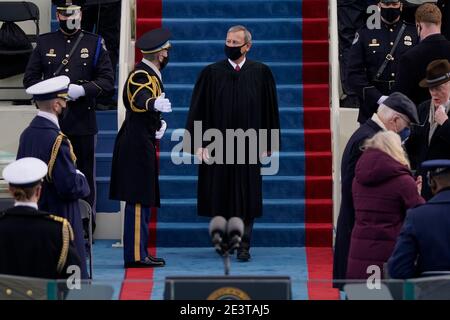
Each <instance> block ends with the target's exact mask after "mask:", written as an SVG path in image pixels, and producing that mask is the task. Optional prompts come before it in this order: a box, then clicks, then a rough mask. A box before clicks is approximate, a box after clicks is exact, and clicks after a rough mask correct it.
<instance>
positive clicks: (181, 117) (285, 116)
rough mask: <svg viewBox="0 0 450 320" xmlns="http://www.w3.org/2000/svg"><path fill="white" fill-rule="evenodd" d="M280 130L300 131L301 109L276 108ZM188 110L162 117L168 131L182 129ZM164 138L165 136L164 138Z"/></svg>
mask: <svg viewBox="0 0 450 320" xmlns="http://www.w3.org/2000/svg"><path fill="white" fill-rule="evenodd" d="M278 110H279V115H280V125H281V128H289V129H301V127H302V124H303V112H304V110H303V108H300V107H297V108H278ZM188 111H189V108H187V107H186V108H173V109H172V112H171V113H166V114H164V115H163V117H164V120H165V121H166V122H167V125H168V128H169V129H180V128H181V129H182V128H184V126H185V125H186V119H187V114H188ZM164 137H165V138H166V136H164Z"/></svg>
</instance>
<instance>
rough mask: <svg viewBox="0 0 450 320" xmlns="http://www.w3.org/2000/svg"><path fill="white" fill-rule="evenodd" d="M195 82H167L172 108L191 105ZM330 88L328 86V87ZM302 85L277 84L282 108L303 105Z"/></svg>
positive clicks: (279, 102)
mask: <svg viewBox="0 0 450 320" xmlns="http://www.w3.org/2000/svg"><path fill="white" fill-rule="evenodd" d="M193 88H194V84H166V85H164V90H165V92H166V97H167V98H168V99H170V101H171V102H172V108H179V107H186V106H189V105H190V102H191V96H192V89H193ZM326 89H327V90H328V88H326ZM302 91H303V86H302V85H287V84H286V85H284V84H282V85H277V94H278V104H279V107H280V108H286V107H295V108H299V107H300V106H301V105H302V102H303V97H302Z"/></svg>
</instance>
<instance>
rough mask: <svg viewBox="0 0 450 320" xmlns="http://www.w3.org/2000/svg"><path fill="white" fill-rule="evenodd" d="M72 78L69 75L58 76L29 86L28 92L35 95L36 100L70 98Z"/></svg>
mask: <svg viewBox="0 0 450 320" xmlns="http://www.w3.org/2000/svg"><path fill="white" fill-rule="evenodd" d="M69 84H70V79H69V77H67V76H58V77H54V78H50V79H47V80H44V81H41V82H38V83H36V84H35V85H32V86H31V87H29V88H28V89H27V90H26V92H27V93H28V94H31V95H33V99H34V100H35V101H44V100H52V99H55V98H61V99H65V100H68V99H69V95H68V93H67V92H68V90H69Z"/></svg>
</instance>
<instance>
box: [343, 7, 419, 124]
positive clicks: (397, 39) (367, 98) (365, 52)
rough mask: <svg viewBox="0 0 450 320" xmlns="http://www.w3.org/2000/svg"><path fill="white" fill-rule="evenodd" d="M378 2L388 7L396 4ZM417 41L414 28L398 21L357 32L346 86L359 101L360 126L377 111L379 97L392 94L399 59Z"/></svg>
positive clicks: (350, 54)
mask: <svg viewBox="0 0 450 320" xmlns="http://www.w3.org/2000/svg"><path fill="white" fill-rule="evenodd" d="M380 2H381V3H386V4H387V3H391V2H394V3H397V2H399V1H398V0H381V1H380ZM382 10H386V9H382ZM388 10H389V9H388ZM398 14H400V11H399V12H398ZM417 40H418V36H417V31H416V28H415V27H414V25H409V24H406V23H403V22H402V21H401V20H399V21H398V22H395V23H391V24H389V23H386V22H385V21H383V20H381V26H380V28H375V29H369V28H368V27H367V26H364V27H363V28H361V29H360V30H359V31H358V32H357V33H356V35H355V38H354V40H353V45H352V47H351V49H350V53H349V57H348V62H347V86H348V88H349V89H351V91H353V92H355V93H356V95H357V96H358V98H359V100H360V109H359V114H358V122H359V123H360V124H363V123H364V122H366V120H367V119H370V117H371V116H372V114H374V113H375V112H376V111H377V108H378V103H379V102H381V101H380V98H381V97H382V96H388V95H389V94H391V93H392V92H393V90H392V89H393V87H394V84H395V75H396V72H397V65H398V60H399V58H400V57H401V56H402V55H403V54H404V53H405V52H406V51H407V50H408V49H410V48H412V47H413V46H414V45H416V43H417Z"/></svg>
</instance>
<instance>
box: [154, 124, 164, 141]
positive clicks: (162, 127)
mask: <svg viewBox="0 0 450 320" xmlns="http://www.w3.org/2000/svg"><path fill="white" fill-rule="evenodd" d="M166 129H167V123H166V122H165V121H164V120H161V128H160V129H159V130H158V131H156V133H155V138H156V139H158V140H160V139H161V138H162V137H163V135H164V132H166Z"/></svg>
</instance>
